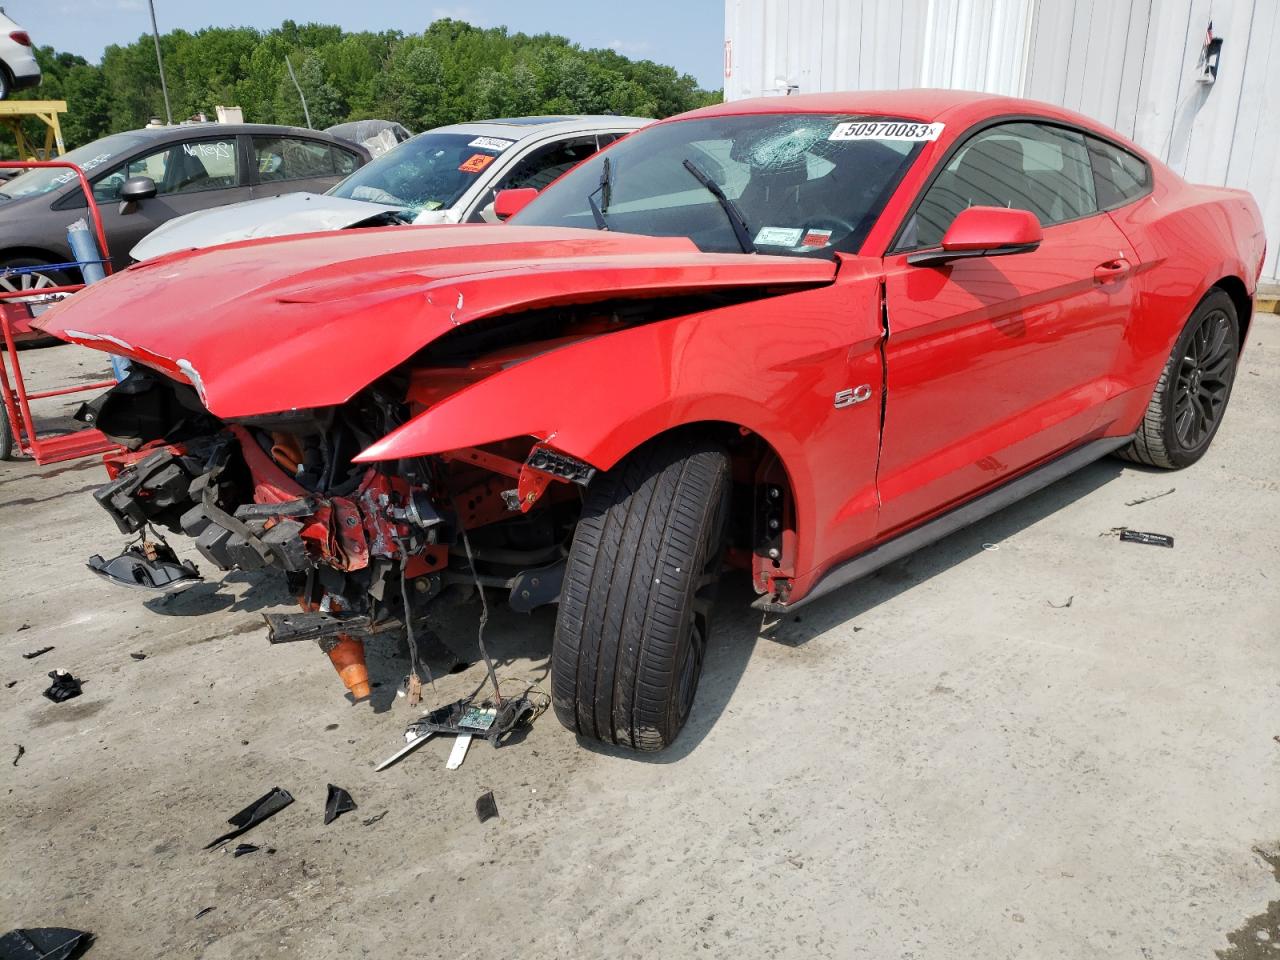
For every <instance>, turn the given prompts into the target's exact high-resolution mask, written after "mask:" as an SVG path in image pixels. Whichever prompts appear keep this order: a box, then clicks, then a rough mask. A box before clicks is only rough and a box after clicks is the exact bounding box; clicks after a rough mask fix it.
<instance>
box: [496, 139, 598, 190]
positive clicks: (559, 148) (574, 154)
mask: <svg viewBox="0 0 1280 960" xmlns="http://www.w3.org/2000/svg"><path fill="white" fill-rule="evenodd" d="M597 149H598V148H597V146H596V138H595V137H594V136H590V137H575V138H574V139H572V140H561V141H560V142H559V143H549V144H547V145H545V146H542V147H538V148H537V149H535V150H533V151H531V152H530V153H529V154H528V156H526V157H523V158H522V159H521V160H520V162H518V163H517V164H516V165H515V166H514V167H513V168H512V169H511V172H510V173H508V174H507V175H506V176H504V177H503V178H502V182H501V184H499V186H498V189H499V190H507V189H511V190H515V189H518V188H520V187H533V188H534V189H535V190H541V189H543V188H544V187H546V186H548V185H549V184H550V183H551V182H552V181H553V180H555V179H556V178H557V177H559V176H560V174H562V173H565V172H566V171H568V170H569V169H570V168H571V167H574V166H577V165H578V164H579V163H581V162H582V161H583V160H585V159H587V157H589V156H591V155H592V154H593V153H595V152H596V150H597Z"/></svg>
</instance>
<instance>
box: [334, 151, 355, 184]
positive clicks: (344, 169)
mask: <svg viewBox="0 0 1280 960" xmlns="http://www.w3.org/2000/svg"><path fill="white" fill-rule="evenodd" d="M329 153H330V154H331V155H332V156H333V172H334V173H336V174H337V175H338V176H340V177H345V176H347V174H350V173H355V171H356V167H358V166H360V158H359V157H357V156H356V155H355V154H354V153H349V152H348V151H346V150H343V149H342V148H340V147H330V148H329Z"/></svg>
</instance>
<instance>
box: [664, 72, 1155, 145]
mask: <svg viewBox="0 0 1280 960" xmlns="http://www.w3.org/2000/svg"><path fill="white" fill-rule="evenodd" d="M757 113H761V114H762V113H833V114H846V115H852V116H857V115H860V114H870V115H872V116H886V117H901V118H902V119H904V120H918V121H921V122H924V123H934V122H938V121H942V122H945V123H948V124H954V125H956V126H958V127H961V128H965V127H968V126H970V125H971V124H973V123H976V122H978V121H981V120H984V119H987V118H993V117H1001V116H1027V115H1030V116H1036V117H1044V118H1046V119H1049V120H1057V121H1060V122H1062V123H1069V124H1071V125H1072V126H1077V127H1081V128H1083V129H1085V130H1090V131H1093V132H1095V133H1100V134H1102V135H1104V136H1107V137H1110V138H1111V139H1113V140H1116V141H1117V142H1119V143H1122V144H1125V145H1126V146H1127V147H1129V148H1131V149H1132V150H1134V151H1135V152H1138V153H1141V154H1142V155H1143V156H1148V154H1147V153H1146V151H1143V150H1141V148H1139V147H1138V146H1137V145H1136V144H1134V143H1132V142H1131V141H1130V140H1128V139H1127V138H1126V137H1123V136H1122V135H1120V134H1118V133H1117V132H1116V131H1114V130H1112V129H1111V128H1110V127H1107V126H1105V125H1103V124H1100V123H1098V121H1096V120H1093V119H1090V118H1089V117H1086V116H1084V115H1083V114H1079V113H1076V112H1075V111H1072V110H1067V109H1064V108H1063V107H1058V106H1055V105H1053V104H1051V103H1043V102H1041V101H1039V100H1024V99H1021V98H1018V97H1005V96H1001V95H999V94H994V93H980V92H978V91H974V90H939V89H928V88H921V89H916V90H848V91H842V92H839V93H804V94H795V95H792V96H776V97H756V98H753V99H750V100H730V101H728V102H727V103H717V104H713V105H711V106H709V107H702V108H700V109H698V110H692V111H690V112H688V113H682V114H679V115H678V116H675V117H671V118H670V119H669V120H663V121H660V122H662V123H670V122H672V121H674V120H688V119H693V118H698V117H720V116H741V115H743V114H757Z"/></svg>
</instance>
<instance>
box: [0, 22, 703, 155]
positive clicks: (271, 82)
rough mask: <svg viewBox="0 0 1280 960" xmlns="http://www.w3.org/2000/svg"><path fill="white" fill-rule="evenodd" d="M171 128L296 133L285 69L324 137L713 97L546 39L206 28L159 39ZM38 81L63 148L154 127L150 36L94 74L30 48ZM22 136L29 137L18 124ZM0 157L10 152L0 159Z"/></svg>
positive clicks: (667, 73)
mask: <svg viewBox="0 0 1280 960" xmlns="http://www.w3.org/2000/svg"><path fill="white" fill-rule="evenodd" d="M160 45H161V49H162V51H163V53H164V63H165V79H166V80H167V82H168V85H169V100H170V103H171V105H172V108H173V116H174V119H175V120H182V119H185V118H187V117H190V116H193V115H196V114H199V113H204V114H207V115H212V114H213V112H214V107H215V106H218V105H225V106H239V107H241V108H242V109H243V110H244V115H245V119H246V120H248V121H250V122H256V123H295V124H300V123H302V122H303V114H302V105H301V103H300V102H299V100H298V94H297V91H296V90H295V89H294V86H293V83H292V82H291V81H290V80H289V76H288V72H287V70H286V69H285V58H286V57H290V58H292V61H291V62H292V63H293V66H294V69H295V71H297V73H298V83H299V84H300V85H301V86H302V89H303V92H304V93H305V94H306V97H307V106H308V107H309V108H310V111H311V120H312V123H313V124H314V125H315V126H316V127H325V126H329V125H331V124H333V123H338V122H341V121H343V120H347V119H364V118H368V117H383V118H386V119H389V120H398V121H400V122H401V123H403V124H405V125H406V126H408V127H409V128H410V129H413V130H423V129H427V128H430V127H434V126H440V125H442V124H446V123H456V122H459V121H464V120H479V119H485V118H487V117H495V116H518V115H524V114H545V113H605V112H612V113H619V114H631V115H636V116H651V117H665V116H670V115H671V114H673V113H680V112H681V111H684V110H690V109H693V108H694V107H699V106H703V105H705V104H707V103H713V102H717V101H719V99H720V93H719V91H707V90H700V89H698V85H697V83H696V82H695V81H694V79H693V78H692V77H690V76H687V75H684V74H680V73H678V72H677V71H676V70H674V69H672V68H671V67H667V66H663V65H661V64H658V63H654V62H652V61H650V60H638V61H637V60H630V59H628V58H627V57H624V56H622V55H621V54H619V53H617V52H615V51H613V50H584V49H583V48H582V47H580V46H578V45H577V44H575V43H572V42H571V41H569V40H568V39H566V38H565V37H560V36H555V35H553V34H534V35H530V34H524V33H509V32H508V31H507V29H506V28H505V27H491V28H480V27H474V26H472V25H471V24H468V23H465V22H463V21H461V20H451V19H440V20H436V21H435V22H433V23H431V24H430V25H429V26H428V27H427V28H426V29H425V30H424V31H423V32H422V33H419V34H412V35H407V36H406V35H404V34H402V33H400V32H398V31H383V32H380V33H372V32H367V31H362V32H358V33H347V32H344V31H343V30H342V29H341V28H340V27H337V26H333V25H330V24H321V23H303V24H299V23H297V22H295V21H293V20H285V21H284V22H283V23H281V24H280V26H279V27H276V28H274V29H271V30H266V31H260V30H254V29H251V28H248V27H211V28H208V29H204V30H197V31H195V32H194V33H192V32H188V31H185V30H173V31H171V32H169V33H166V34H164V35H163V36H161V38H160ZM36 57H37V59H39V61H40V65H41V68H42V69H43V70H44V83H43V84H42V85H41V87H39V88H38V89H37V90H31V91H23V92H21V93H20V94H18V96H19V97H25V98H28V99H32V98H34V99H54V100H57V99H65V100H66V101H67V106H68V109H67V113H66V115H65V117H64V119H63V121H62V125H63V131H64V139H65V140H66V141H67V145H68V146H77V145H80V144H82V143H86V142H88V141H89V140H93V139H95V138H97V137H100V136H103V135H105V134H107V133H112V132H117V131H121V130H130V129H136V128H137V127H140V126H143V125H144V124H146V123H147V121H148V120H150V119H151V118H152V117H163V116H164V98H163V96H162V94H161V89H160V74H159V71H158V69H157V67H156V57H155V47H154V42H153V40H152V38H151V36H150V35H143V36H140V37H138V39H137V40H135V41H134V42H133V43H129V44H122V45H114V44H113V45H112V46H110V47H108V48H107V49H106V50H105V51H104V53H103V55H102V62H101V63H100V64H90V63H88V62H87V61H85V60H84V59H83V58H82V57H77V56H74V55H72V54H69V53H61V52H58V51H56V50H54V49H53V48H52V47H40V48H39V49H37V51H36ZM30 133H31V135H33V136H43V134H42V132H41V131H39V130H38V129H37V125H36V124H35V123H34V122H33V123H32V124H31V130H30ZM6 148H7V150H8V152H9V155H11V154H12V144H8V145H6V147H0V151H3V150H4V149H6Z"/></svg>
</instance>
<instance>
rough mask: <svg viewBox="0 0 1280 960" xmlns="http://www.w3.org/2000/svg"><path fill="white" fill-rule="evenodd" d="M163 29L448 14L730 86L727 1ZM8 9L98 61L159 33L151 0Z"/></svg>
mask: <svg viewBox="0 0 1280 960" xmlns="http://www.w3.org/2000/svg"><path fill="white" fill-rule="evenodd" d="M155 3H156V19H157V20H158V21H159V25H160V30H161V32H164V31H165V30H172V29H174V28H178V27H181V28H183V29H186V30H197V29H199V28H200V27H210V26H251V27H259V28H264V27H272V26H276V25H277V24H279V23H280V21H281V20H287V19H293V20H297V21H298V22H299V23H303V22H307V21H317V22H320V23H336V24H339V25H340V26H342V27H344V28H346V29H348V30H384V29H397V30H403V31H405V32H406V33H412V32H417V31H420V30H422V29H423V27H425V26H426V25H427V24H428V23H430V22H431V21H432V20H434V19H436V18H438V17H453V18H455V19H459V20H466V21H468V22H469V23H473V24H475V25H476V26H485V27H493V26H506V27H508V28H510V29H511V30H512V31H513V32H514V31H522V32H524V33H544V32H547V33H557V34H561V35H562V36H566V37H568V38H569V39H570V40H573V41H574V42H576V43H579V44H581V45H582V46H584V47H612V48H613V49H615V50H617V51H618V52H619V53H622V54H625V55H626V56H628V57H633V58H636V59H647V60H655V61H657V62H658V63H666V64H669V65H671V66H673V67H675V68H676V69H678V70H680V71H681V72H682V73H689V74H692V75H693V76H694V77H695V78H696V79H697V80H698V82H699V84H700V85H701V86H703V87H706V88H708V89H717V88H719V87H720V85H721V83H722V74H721V64H722V62H723V59H722V58H723V53H722V51H723V45H724V3H723V0H641V2H619V0H471V2H469V3H467V2H463V3H439V4H436V3H431V2H418V3H415V2H412V0H372V2H369V0H364V2H361V0H308V2H303V0H257V2H251V0H217V2H214V3H200V2H195V0H155ZM4 7H5V11H6V12H7V13H8V14H9V16H10V17H12V18H13V19H14V20H16V21H18V23H20V24H22V26H24V27H25V28H26V29H27V31H28V32H29V33H30V34H31V37H32V39H33V40H34V41H35V42H36V43H37V44H40V45H44V44H49V45H51V46H54V47H56V48H57V49H59V50H69V51H70V52H72V53H78V54H80V55H81V56H83V57H85V58H86V59H88V60H90V61H94V62H96V61H97V60H98V59H99V58H100V57H101V56H102V51H103V49H104V48H105V47H106V46H107V45H108V44H112V43H130V42H132V41H133V40H136V39H137V38H138V37H139V36H140V35H141V34H143V33H149V32H150V30H151V23H150V19H149V16H148V13H147V3H146V0H6V2H5V4H4Z"/></svg>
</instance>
